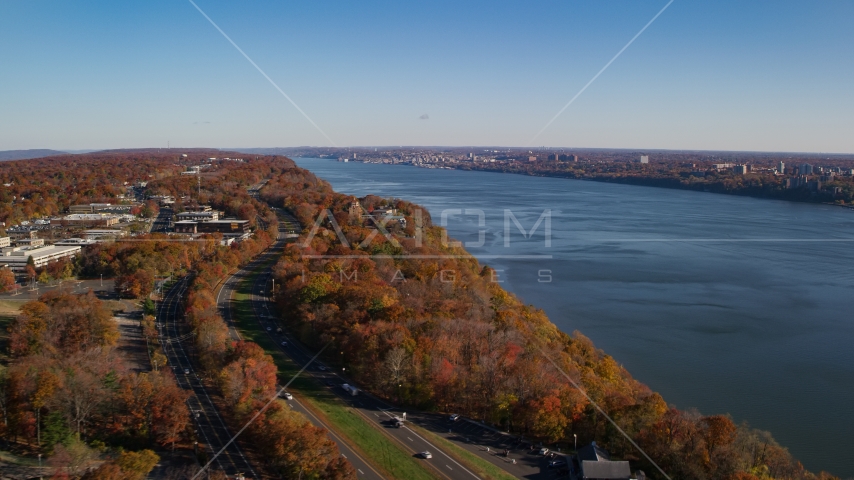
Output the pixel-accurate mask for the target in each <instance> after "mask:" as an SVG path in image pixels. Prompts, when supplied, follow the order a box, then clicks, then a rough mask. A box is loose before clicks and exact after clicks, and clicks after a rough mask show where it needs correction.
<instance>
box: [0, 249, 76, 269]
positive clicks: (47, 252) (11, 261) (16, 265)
mask: <svg viewBox="0 0 854 480" xmlns="http://www.w3.org/2000/svg"><path fill="white" fill-rule="evenodd" d="M78 253H80V247H79V246H77V245H67V246H57V245H43V246H40V247H6V248H3V249H2V251H0V264H4V265H8V266H9V268H11V269H12V270H13V271H18V272H19V271H23V270H25V269H26V268H27V260H28V259H29V258H32V259H33V263H34V264H35V267H36V268H39V267H43V266H45V265H47V264H48V263H49V262H52V261H54V260H59V259H60V258H71V257H74V256H75V255H77V254H78Z"/></svg>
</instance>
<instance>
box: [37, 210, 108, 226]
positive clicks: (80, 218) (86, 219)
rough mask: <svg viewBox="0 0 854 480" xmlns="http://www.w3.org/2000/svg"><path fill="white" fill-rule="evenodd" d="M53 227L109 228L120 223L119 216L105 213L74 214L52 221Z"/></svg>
mask: <svg viewBox="0 0 854 480" xmlns="http://www.w3.org/2000/svg"><path fill="white" fill-rule="evenodd" d="M50 223H51V225H62V226H66V227H68V226H71V227H74V226H80V227H84V226H86V227H109V226H111V225H116V224H117V223H119V216H118V215H108V214H105V213H72V214H71V215H66V216H64V217H62V218H60V219H58V220H51V221H50Z"/></svg>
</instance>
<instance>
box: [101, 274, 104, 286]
mask: <svg viewBox="0 0 854 480" xmlns="http://www.w3.org/2000/svg"><path fill="white" fill-rule="evenodd" d="M101 286H102V287H103V286H104V274H103V273H102V274H101Z"/></svg>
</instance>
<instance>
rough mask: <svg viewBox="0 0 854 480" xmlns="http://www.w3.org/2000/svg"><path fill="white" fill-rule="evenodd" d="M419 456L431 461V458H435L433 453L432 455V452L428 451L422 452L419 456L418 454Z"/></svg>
mask: <svg viewBox="0 0 854 480" xmlns="http://www.w3.org/2000/svg"><path fill="white" fill-rule="evenodd" d="M418 456H419V457H421V458H423V459H425V460H427V459H430V458H433V454H432V453H430V452H428V451H426V450H425V451H423V452H421V453H419V454H418Z"/></svg>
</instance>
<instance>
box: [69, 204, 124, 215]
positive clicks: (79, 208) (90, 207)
mask: <svg viewBox="0 0 854 480" xmlns="http://www.w3.org/2000/svg"><path fill="white" fill-rule="evenodd" d="M112 207H113V204H112V203H87V204H83V205H72V206H70V207H68V213H96V212H100V211H101V210H107V209H109V208H112Z"/></svg>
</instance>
